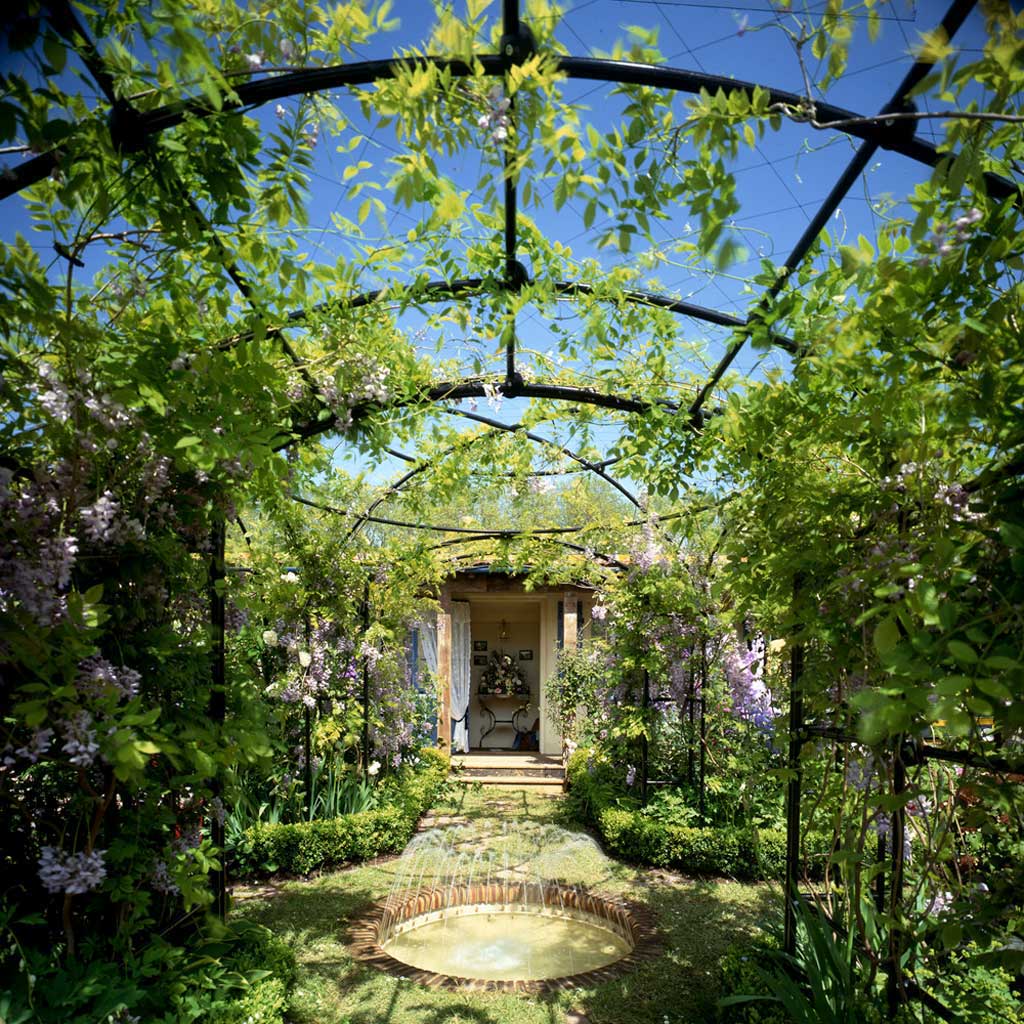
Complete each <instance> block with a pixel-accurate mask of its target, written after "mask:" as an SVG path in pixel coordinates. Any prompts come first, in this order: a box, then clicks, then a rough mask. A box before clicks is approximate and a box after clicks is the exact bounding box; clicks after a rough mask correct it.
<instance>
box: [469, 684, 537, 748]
mask: <svg viewBox="0 0 1024 1024" xmlns="http://www.w3.org/2000/svg"><path fill="white" fill-rule="evenodd" d="M476 697H477V700H478V701H479V703H480V710H481V711H482V712H483V713H484V714H485V715H487V716H488V718H489V723H488V726H487V728H486V729H484V731H483V732H482V733H481V734H480V746H481V747H482V746H483V745H484V740H485V739H487V737H488V736H490V734H491V733H492V732H494V730H495V729H497V728H498V727H499V726H503V725H510V726H512V728H513V729H515V731H516V737H517V738H518V737H519V736H522V735H523V734H524V733H527V732H529V731H530V730H529V727H528V726H529V723H528V722H524V721H523V716H525V715H526V714H527V713H528V710H529V705H530V693H529V691H527V692H526V693H480V692H479V691H478V692H477V695H476ZM512 702H515V703H517V704H518V705H519V706H518V707H516V708H515V709H513V708H512ZM492 704H493V705H494V707H491V705H492ZM496 712H499V713H502V714H503V715H505V716H507V717H499V715H498V713H496ZM508 749H509V750H514V749H515V747H514V746H513V747H509V748H508Z"/></svg>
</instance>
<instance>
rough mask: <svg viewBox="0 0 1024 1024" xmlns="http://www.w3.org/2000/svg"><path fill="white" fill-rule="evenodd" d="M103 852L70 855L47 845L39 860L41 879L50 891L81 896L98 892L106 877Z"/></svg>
mask: <svg viewBox="0 0 1024 1024" xmlns="http://www.w3.org/2000/svg"><path fill="white" fill-rule="evenodd" d="M104 852H105V851H103V850H93V851H92V852H91V853H86V852H84V851H80V852H79V853H71V854H67V853H65V852H64V851H63V850H58V849H57V848H56V847H55V846H44V847H43V849H42V855H41V856H40V858H39V880H40V881H41V882H42V883H43V886H44V887H45V889H46V891H47V892H51V893H59V892H63V893H69V894H71V895H81V894H82V893H86V892H90V891H91V890H92V889H95V888H96V887H97V886H98V885H99V884H100V883H101V882H102V881H103V879H104V878H106V877H107V867H106V865H105V864H104V863H103V854H104Z"/></svg>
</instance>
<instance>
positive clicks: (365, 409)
mask: <svg viewBox="0 0 1024 1024" xmlns="http://www.w3.org/2000/svg"><path fill="white" fill-rule="evenodd" d="M492 389H493V390H497V392H498V393H500V394H501V395H502V397H504V398H508V399H513V398H543V399H549V400H553V401H563V402H573V403H575V404H577V405H592V406H594V407H596V408H601V409H612V410H615V411H616V412H627V413H645V412H650V411H651V409H653V408H661V409H664V410H665V411H666V412H668V413H672V414H676V413H679V412H680V411H682V409H683V407H682V406H679V405H677V404H676V403H675V402H669V401H667V400H658V401H655V402H647V401H644V400H643V399H640V398H626V397H623V396H621V395H609V394H606V393H604V392H601V391H593V390H591V389H590V388H579V387H573V386H570V385H563V384H543V383H533V382H526V381H524V380H523V379H522V378H521V377H519V376H518V374H517V375H516V378H515V379H514V380H512V381H507V380H506V381H504V382H502V383H500V384H492V383H491V382H485V381H481V380H479V379H476V378H470V379H465V378H464V379H462V380H458V381H446V382H444V383H441V384H434V385H432V386H430V387H429V388H426V389H425V390H424V391H423V392H421V394H420V395H419V396H415V397H412V398H402V399H398V400H397V401H394V402H385V403H381V404H377V403H369V402H366V403H361V404H359V405H356V406H353V408H352V410H351V416H352V419H353V421H357V420H359V419H362V418H364V417H365V416H368V415H369V414H370V413H372V412H375V411H378V410H385V409H401V408H406V407H408V406H410V405H412V404H414V403H416V402H420V403H423V404H431V403H434V402H445V401H452V402H458V401H461V400H462V399H464V398H486V397H487V396H488V392H489V391H490V390H492ZM715 414H716V411H715V410H712V411H708V410H705V409H701V408H697V409H696V410H694V412H693V413H691V414H688V415H687V419H686V423H685V426H687V427H688V428H689V429H691V430H694V431H698V430H700V429H701V427H703V425H704V424H705V423H706V422H707V420H709V419H710V418H711V417H712V416H714V415H715ZM336 429H337V426H336V422H335V419H334V418H333V417H328V418H327V419H317V418H315V417H314V418H312V419H309V420H306V421H305V422H300V423H298V424H296V425H294V426H293V427H292V429H291V431H290V434H291V436H290V437H289V438H288V439H287V440H286V441H282V442H281V443H280V444H277V445H275V446H274V451H284V450H285V449H287V448H290V447H291V446H292V445H294V444H298V443H300V442H302V441H307V440H309V439H310V438H312V437H318V436H319V435H320V434H326V433H329V432H330V431H332V430H336Z"/></svg>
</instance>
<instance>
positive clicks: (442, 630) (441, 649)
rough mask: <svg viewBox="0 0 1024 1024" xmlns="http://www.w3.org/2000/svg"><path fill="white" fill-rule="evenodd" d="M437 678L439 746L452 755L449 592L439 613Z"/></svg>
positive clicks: (450, 615) (450, 609)
mask: <svg viewBox="0 0 1024 1024" xmlns="http://www.w3.org/2000/svg"><path fill="white" fill-rule="evenodd" d="M437 676H438V680H439V681H440V683H441V702H440V703H441V706H440V710H439V712H438V722H437V745H438V747H439V748H440V749H441V750H443V751H446V752H448V753H449V754H450V753H451V749H452V598H451V594H449V593H448V592H447V591H446V592H445V593H443V594H442V595H441V608H440V610H439V611H438V613H437Z"/></svg>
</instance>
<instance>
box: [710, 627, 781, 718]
mask: <svg viewBox="0 0 1024 1024" xmlns="http://www.w3.org/2000/svg"><path fill="white" fill-rule="evenodd" d="M764 650H765V646H764V637H762V636H760V635H758V636H757V637H755V638H754V640H753V641H752V643H751V644H750V647H749V648H747V649H744V648H743V647H742V646H741V645H740V644H739V643H738V642H737V641H736V640H735V639H734V638H732V637H730V638H728V639H727V640H726V641H725V643H723V645H722V667H723V669H724V670H725V678H726V682H727V683H728V684H729V691H730V693H731V694H732V704H733V710H734V712H735V714H736V715H737V717H739V718H741V719H743V720H744V721H746V722H750V723H751V724H753V725H755V726H757V728H759V729H761V730H763V731H765V732H768V731H769V730H770V729H771V727H772V722H773V721H774V720H775V718H776V716H777V714H778V712H777V710H776V708H775V707H774V706H773V705H772V695H771V691H769V689H768V687H767V686H766V685H765V682H764V679H763V678H762V676H763V667H764Z"/></svg>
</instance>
